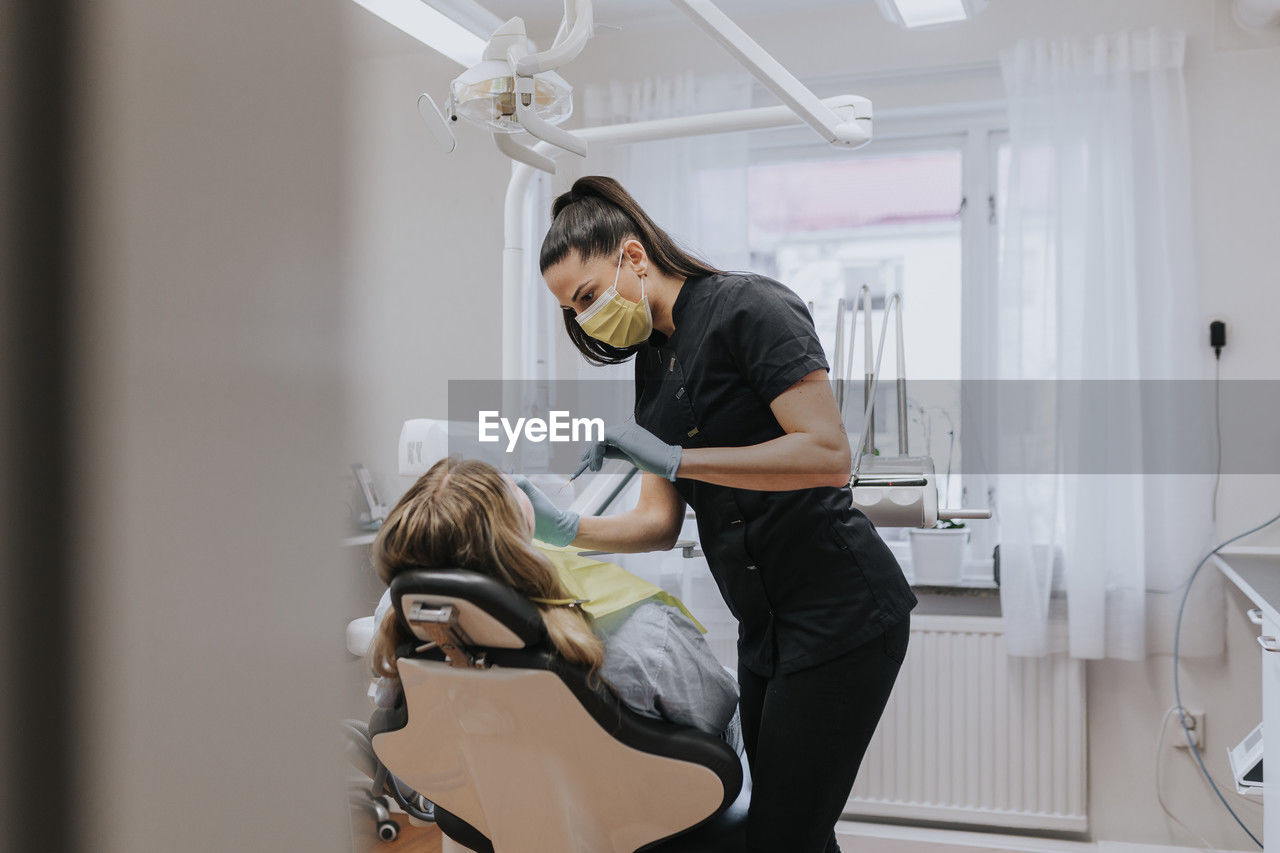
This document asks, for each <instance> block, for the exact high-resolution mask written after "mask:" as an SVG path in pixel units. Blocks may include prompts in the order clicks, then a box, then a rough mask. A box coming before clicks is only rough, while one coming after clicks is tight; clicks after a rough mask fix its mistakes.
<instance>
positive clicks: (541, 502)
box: [511, 474, 578, 545]
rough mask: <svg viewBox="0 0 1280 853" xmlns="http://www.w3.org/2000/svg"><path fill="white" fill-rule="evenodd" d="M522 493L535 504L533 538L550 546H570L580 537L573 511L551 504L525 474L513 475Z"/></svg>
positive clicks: (512, 477)
mask: <svg viewBox="0 0 1280 853" xmlns="http://www.w3.org/2000/svg"><path fill="white" fill-rule="evenodd" d="M511 479H512V480H514V481H515V483H516V485H517V486H518V487H519V488H520V491H522V492H524V493H525V495H527V496H528V498H529V503H531V504H533V517H534V527H533V536H534V538H535V539H540V540H542V541H543V542H546V543H547V544H548V545H568V544H569V543H570V542H572V541H573V540H574V539H575V538H577V536H578V514H577V513H576V512H573V511H572V510H567V509H560V508H559V507H557V506H556V505H555V504H554V503H552V502H551V498H549V497H547V496H546V494H544V493H543V491H542V490H541V489H539V488H538V487H537V486H535V485H534V484H533V483H532V482H530V480H529V478H528V477H526V476H525V475H523V474H512V475H511Z"/></svg>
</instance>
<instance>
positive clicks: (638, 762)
mask: <svg viewBox="0 0 1280 853" xmlns="http://www.w3.org/2000/svg"><path fill="white" fill-rule="evenodd" d="M391 591H392V598H393V600H394V601H395V605H396V608H397V612H398V613H399V614H400V617H401V619H402V620H404V621H405V627H407V628H408V629H409V630H410V631H411V632H413V633H414V634H415V636H418V637H424V636H425V634H424V633H420V629H421V626H418V627H415V625H414V623H413V622H412V621H411V620H410V619H409V618H408V617H410V616H411V615H412V614H413V613H414V612H415V609H416V608H422V607H424V606H426V607H433V608H439V607H441V606H443V605H451V606H453V607H454V608H455V610H456V612H457V613H458V614H459V627H461V629H462V631H463V632H464V633H465V634H466V635H467V637H468V638H469V639H470V641H471V642H472V644H473V646H474V647H475V648H474V649H473V651H476V652H483V654H484V661H485V664H486V666H485V667H484V668H462V667H456V666H450V665H449V664H448V663H446V662H444V661H443V660H442V659H440V658H441V656H440V655H439V653H438V651H436V650H434V649H433V650H431V651H430V652H425V653H422V654H413V653H411V650H404V651H405V652H406V654H402V656H401V657H400V658H399V660H398V666H399V670H400V678H401V683H402V685H403V688H404V700H405V701H404V707H403V710H402V712H401V713H400V714H398V715H394V714H393V715H391V717H392V719H389V720H388V719H385V718H384V719H383V721H382V722H381V723H379V724H375V725H373V726H371V728H372V729H375V733H374V736H373V745H374V749H375V751H376V752H377V754H378V757H379V759H381V761H382V762H383V763H384V764H385V765H386V766H387V768H388V769H389V770H390V771H391V772H392V773H394V774H395V775H396V776H397V777H399V778H400V779H401V780H403V781H404V782H405V783H406V784H408V785H410V786H412V787H413V788H414V789H415V790H417V791H418V792H419V793H421V794H423V795H424V796H426V797H427V799H429V800H431V801H432V802H433V803H435V804H436V805H437V806H439V807H441V808H443V809H445V810H447V811H448V812H450V813H452V814H453V815H455V816H457V817H458V818H460V819H461V820H463V821H465V822H466V823H468V824H470V825H471V826H472V827H474V828H475V829H476V830H477V831H478V832H480V833H481V834H483V835H484V836H485V837H487V838H488V839H489V840H490V841H491V842H492V844H493V846H494V848H495V850H496V851H498V853H520V851H531V853H532V851H538V853H543V851H548V850H554V851H557V853H560V851H564V853H570V851H581V853H605V851H614V852H615V853H634V851H635V850H637V849H639V848H641V847H643V846H645V845H646V844H649V843H652V842H654V841H657V840H659V839H663V838H667V837H669V836H673V835H676V834H679V833H681V832H683V831H685V830H689V829H691V828H693V827H695V826H698V825H701V824H703V823H704V822H706V821H707V820H710V819H711V818H713V817H715V816H716V815H717V814H719V813H720V812H721V811H722V810H723V809H724V808H726V807H727V806H728V805H729V804H730V803H731V802H733V800H734V798H735V797H736V796H737V794H738V792H739V790H740V789H741V787H742V767H741V765H740V763H739V759H738V757H737V755H735V754H734V752H733V750H732V749H730V748H729V746H728V745H727V744H725V743H724V742H723V741H722V740H720V739H719V738H716V737H714V736H711V735H707V734H705V733H703V732H700V731H697V730H696V729H689V728H684V727H681V726H675V725H671V724H668V723H665V722H660V721H656V720H651V719H648V718H645V717H641V716H639V715H638V714H635V713H633V712H631V711H630V710H629V709H627V708H626V707H625V706H623V705H622V703H621V702H620V701H619V700H618V698H617V697H616V696H615V695H614V693H613V692H612V691H611V690H609V689H608V688H607V687H605V686H604V685H602V684H600V685H592V684H589V683H588V679H587V677H586V673H585V672H584V671H583V670H582V668H581V667H577V666H573V665H571V664H568V663H567V662H565V661H564V660H563V659H562V658H560V657H559V656H558V655H556V654H555V652H554V651H553V650H552V649H551V648H550V646H549V642H548V640H547V635H546V630H545V628H544V626H543V623H542V618H541V616H540V614H539V613H538V610H537V608H536V607H534V606H533V605H531V604H530V603H529V602H528V601H526V600H525V599H524V598H523V597H521V596H519V595H518V594H517V593H515V592H514V591H513V590H511V589H509V588H507V587H506V586H504V585H502V584H501V583H499V582H497V581H495V580H493V579H491V578H487V577H484V576H482V575H478V574H475V573H472V572H464V571H460V570H432V571H420V572H409V573H404V574H401V575H399V576H397V577H396V578H395V580H394V581H393V583H392V585H391Z"/></svg>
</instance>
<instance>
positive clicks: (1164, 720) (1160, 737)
mask: <svg viewBox="0 0 1280 853" xmlns="http://www.w3.org/2000/svg"><path fill="white" fill-rule="evenodd" d="M1177 710H1178V706H1177V705H1170V706H1169V710H1167V711H1165V712H1164V716H1163V717H1161V718H1160V730H1159V731H1158V732H1157V733H1156V801H1157V802H1159V803H1160V810H1161V811H1163V812H1164V813H1165V814H1166V815H1168V817H1169V819H1170V820H1172V821H1173V822H1174V823H1176V824H1177V825H1178V826H1180V827H1182V829H1183V831H1184V832H1186V833H1187V835H1190V836H1191V837H1193V838H1195V839H1198V840H1199V841H1200V846H1201V847H1203V848H1204V849H1205V850H1209V851H1211V853H1218V848H1216V847H1214V846H1213V845H1212V844H1210V843H1209V842H1208V841H1207V840H1206V839H1205V837H1204V836H1203V835H1201V834H1200V833H1198V832H1196V831H1195V830H1194V829H1192V828H1191V827H1189V826H1187V825H1186V824H1185V823H1183V822H1182V821H1181V820H1180V819H1179V818H1178V816H1177V815H1176V814H1174V813H1173V812H1172V811H1170V809H1169V806H1168V805H1167V804H1166V803H1165V801H1164V791H1162V790H1161V788H1160V767H1161V765H1162V763H1163V758H1164V752H1163V749H1164V730H1165V729H1166V728H1168V724H1169V715H1170V714H1172V713H1174V712H1175V711H1177ZM1179 716H1181V715H1179Z"/></svg>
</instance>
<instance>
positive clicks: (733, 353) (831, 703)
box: [635, 273, 916, 853]
mask: <svg viewBox="0 0 1280 853" xmlns="http://www.w3.org/2000/svg"><path fill="white" fill-rule="evenodd" d="M672 315H673V320H674V323H675V331H674V332H672V334H671V337H670V338H667V336H666V335H664V334H662V333H661V332H654V333H653V335H652V336H651V337H650V338H649V341H648V342H647V343H646V344H645V345H643V346H641V347H640V349H639V351H638V352H637V354H636V365H635V367H636V408H635V418H636V423H638V424H639V425H640V426H642V427H644V428H645V429H648V430H649V431H650V432H652V433H654V434H655V435H657V436H658V437H659V438H660V439H662V440H663V441H665V442H667V443H668V444H678V445H680V446H681V447H743V446H747V445H753V444H759V443H761V442H764V441H769V440H770V439H774V438H777V437H779V436H781V435H783V434H785V431H784V430H783V429H782V427H781V426H779V424H778V421H777V419H776V418H774V416H773V413H772V411H771V410H770V409H769V404H770V402H772V401H773V400H774V398H776V397H777V396H778V395H779V394H781V393H782V392H783V391H785V390H787V388H789V387H791V386H792V385H793V384H795V382H796V381H798V380H799V379H801V378H802V377H804V376H806V375H807V374H809V373H811V372H813V371H815V370H819V369H826V368H827V366H828V365H827V361H826V357H825V356H824V354H823V351H822V347H821V345H820V344H819V342H818V336H817V333H816V332H815V331H814V327H813V320H812V319H811V318H810V316H809V312H808V310H807V309H806V308H805V305H804V303H803V302H802V301H801V300H800V298H799V297H798V296H796V294H795V293H793V292H792V291H791V290H789V289H788V288H787V287H785V286H784V285H782V284H780V283H778V282H776V281H774V280H773V279H770V278H767V277H765V276H760V275H754V274H751V273H726V274H720V275H711V276H701V277H691V278H688V279H686V281H685V283H684V285H683V286H682V287H681V288H680V293H679V295H678V296H677V297H676V301H675V304H674V305H673V306H672ZM675 487H676V491H678V492H679V493H680V496H681V497H682V498H684V500H685V501H686V502H687V503H688V504H689V505H690V506H691V507H693V509H694V511H695V512H696V514H697V521H698V533H699V537H700V539H701V543H702V548H703V551H704V552H705V553H706V555H707V562H708V564H709V565H710V567H711V572H712V574H713V575H714V576H715V579H716V583H717V584H718V585H719V587H720V591H721V593H722V594H723V595H724V599H725V602H726V603H727V604H728V605H729V608H730V610H732V611H733V614H734V616H735V617H737V619H738V678H739V683H740V686H741V713H742V728H743V737H744V740H745V746H746V751H747V758H748V761H749V763H750V766H751V775H752V785H753V789H752V796H751V811H750V818H749V820H748V835H749V841H748V849H749V850H752V851H757V850H758V851H769V853H778V851H786V853H831V851H836V850H838V849H839V848H838V846H837V845H836V841H835V835H834V832H833V827H834V825H835V822H836V821H837V820H838V819H839V817H840V813H841V811H842V810H843V808H844V804H845V801H846V800H847V799H848V796H849V791H850V789H851V788H852V787H853V781H854V777H855V776H856V774H857V770H858V765H859V763H860V762H861V761H862V756H863V754H864V753H865V752H866V748H867V744H868V742H869V741H870V740H871V736H872V734H873V733H874V731H875V727H876V725H877V723H878V722H879V720H880V715H881V714H882V713H883V711H884V706H885V703H886V702H887V701H888V698H889V692H890V690H892V688H893V682H894V679H895V678H896V677H897V674H898V668H899V666H900V665H901V663H902V660H903V657H904V655H905V654H906V646H907V632H908V624H909V622H908V620H909V613H910V611H911V609H912V608H913V607H914V606H915V604H916V598H915V595H913V594H912V592H911V588H910V587H909V586H908V584H907V582H906V579H905V578H904V577H903V574H902V570H901V569H900V568H899V566H898V563H897V561H896V560H895V559H894V557H893V554H892V553H891V552H890V551H889V549H888V547H887V546H886V545H885V544H884V542H883V541H882V540H881V539H880V536H879V534H877V533H876V531H875V528H874V527H873V526H872V524H871V522H870V521H868V520H867V518H866V516H864V515H863V514H862V513H861V512H859V511H858V510H857V509H854V507H853V506H852V504H851V502H850V493H849V490H848V489H847V488H834V487H817V488H811V489H795V490H792V491H785V492H769V491H756V490H753V489H739V488H731V487H728V486H718V485H713V484H710V483H703V482H699V481H695V480H687V479H677V480H676V482H675Z"/></svg>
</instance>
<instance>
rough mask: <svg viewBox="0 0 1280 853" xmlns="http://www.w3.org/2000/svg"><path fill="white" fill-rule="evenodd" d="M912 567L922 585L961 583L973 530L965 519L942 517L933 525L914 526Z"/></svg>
mask: <svg viewBox="0 0 1280 853" xmlns="http://www.w3.org/2000/svg"><path fill="white" fill-rule="evenodd" d="M907 536H908V537H909V538H910V540H911V566H912V569H913V574H914V575H915V581H916V583H917V584H921V585H934V586H958V585H959V584H960V580H961V577H962V576H963V573H964V546H965V544H966V543H968V541H969V530H968V528H966V527H965V526H964V524H963V523H961V522H956V521H951V520H950V519H947V520H940V521H938V522H937V524H935V525H934V526H933V527H932V528H912V529H909V530H908V531H907Z"/></svg>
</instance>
